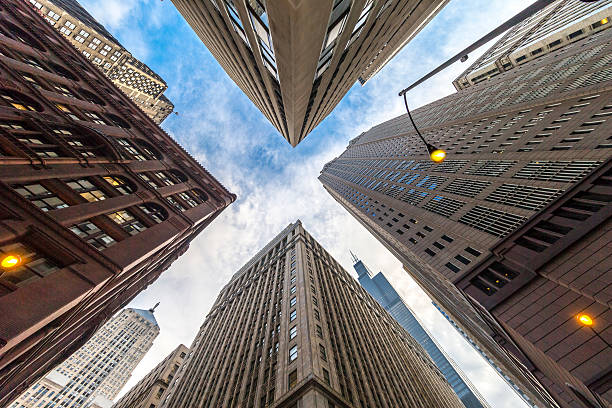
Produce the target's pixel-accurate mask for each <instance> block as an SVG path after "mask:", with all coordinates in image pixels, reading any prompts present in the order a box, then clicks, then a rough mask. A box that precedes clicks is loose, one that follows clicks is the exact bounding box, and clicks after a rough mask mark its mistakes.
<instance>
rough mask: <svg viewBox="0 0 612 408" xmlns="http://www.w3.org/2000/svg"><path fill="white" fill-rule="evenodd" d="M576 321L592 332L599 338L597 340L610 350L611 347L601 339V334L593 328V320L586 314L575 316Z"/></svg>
mask: <svg viewBox="0 0 612 408" xmlns="http://www.w3.org/2000/svg"><path fill="white" fill-rule="evenodd" d="M576 319H578V321H579V322H580V324H582V325H583V326H586V327H588V328H589V329H591V330H592V331H593V333H594V334H595V335H596V336H597V337H599V340H601V341H603V342H604V344H605V345H606V346H608V347H610V348H612V345H611V344H610V343H608V342H607V341H606V339H604V338H603V337H601V334H599V333H598V332H597V331H596V330H595V329H594V328H593V323H594V321H593V318H592V317H591V316H589V315H588V314H586V313H580V314H579V315H577V316H576Z"/></svg>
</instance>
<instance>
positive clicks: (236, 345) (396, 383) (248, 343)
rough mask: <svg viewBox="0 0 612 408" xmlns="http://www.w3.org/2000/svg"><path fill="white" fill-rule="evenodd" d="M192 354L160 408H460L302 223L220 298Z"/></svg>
mask: <svg viewBox="0 0 612 408" xmlns="http://www.w3.org/2000/svg"><path fill="white" fill-rule="evenodd" d="M191 350H192V352H193V355H192V356H191V357H190V358H189V359H188V361H187V363H186V366H185V369H184V370H181V374H180V375H179V377H177V381H176V383H175V384H174V385H173V386H171V390H170V392H169V394H170V395H169V399H168V400H166V401H165V403H164V404H163V405H162V406H163V407H171V408H179V407H180V408H188V407H195V406H204V407H213V406H214V407H253V406H255V407H265V406H275V407H287V408H289V407H296V406H299V407H304V408H306V407H321V408H323V407H325V408H332V407H346V408H352V407H374V406H376V407H388V408H392V407H393V408H395V407H413V408H462V407H463V406H462V404H461V402H460V401H459V399H458V398H457V396H456V395H455V394H454V393H453V391H452V389H451V388H450V386H449V385H448V383H447V382H446V380H445V379H444V377H443V376H442V374H441V373H440V371H439V370H438V369H437V368H436V367H435V366H434V364H433V362H432V361H431V359H430V358H429V356H428V355H427V353H426V352H425V351H424V350H423V348H422V347H421V346H420V345H419V344H418V343H417V342H416V341H415V340H414V339H413V338H412V337H410V336H409V335H408V334H407V333H406V332H405V331H404V330H403V329H402V328H401V326H399V325H398V324H397V322H395V321H394V320H393V319H392V318H391V316H389V314H388V313H387V312H386V311H385V310H384V309H383V308H382V307H381V306H380V305H379V304H378V303H377V302H376V301H375V300H374V299H372V297H371V296H370V295H368V294H367V292H365V291H364V290H363V289H362V288H361V287H360V286H359V284H358V283H357V282H356V281H355V280H354V279H353V278H352V277H351V276H350V275H349V274H348V272H346V271H345V270H344V269H343V268H342V266H340V265H339V264H338V262H336V261H335V260H334V259H333V258H332V257H331V256H330V255H329V254H328V253H327V251H325V249H324V248H322V247H321V245H320V244H319V243H318V242H317V241H315V240H314V239H313V238H312V237H311V236H310V234H308V232H306V230H305V229H304V228H303V227H302V224H301V222H299V221H297V222H296V223H293V224H290V225H289V226H288V227H287V228H285V229H284V230H283V231H282V232H281V233H280V234H279V235H278V236H276V237H275V238H274V239H273V240H272V241H271V242H270V243H268V244H267V245H266V246H265V247H264V248H263V249H262V250H261V251H259V252H258V253H257V255H255V257H253V258H252V259H251V260H250V261H249V262H247V263H246V265H244V266H243V267H242V268H241V269H240V270H239V271H238V272H237V273H236V274H235V275H234V276H233V278H232V279H231V281H230V282H229V283H228V284H227V285H226V286H225V287H224V288H223V289H222V291H221V293H220V294H219V297H218V298H217V300H216V302H215V304H214V305H213V307H212V310H211V311H210V313H209V314H208V316H207V317H206V320H205V321H204V324H203V325H202V327H201V329H200V332H199V333H198V335H197V336H196V338H195V340H194V342H193V346H192V347H191Z"/></svg>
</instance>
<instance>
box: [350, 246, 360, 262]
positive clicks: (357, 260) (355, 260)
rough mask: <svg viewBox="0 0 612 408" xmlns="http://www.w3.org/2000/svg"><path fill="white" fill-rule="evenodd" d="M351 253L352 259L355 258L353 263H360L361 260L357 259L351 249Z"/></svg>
mask: <svg viewBox="0 0 612 408" xmlns="http://www.w3.org/2000/svg"><path fill="white" fill-rule="evenodd" d="M349 252H350V253H351V257H352V258H353V262H354V263H357V262H359V258H357V255H355V254H354V253H353V251H351V250H350V249H349Z"/></svg>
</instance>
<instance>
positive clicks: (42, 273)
mask: <svg viewBox="0 0 612 408" xmlns="http://www.w3.org/2000/svg"><path fill="white" fill-rule="evenodd" d="M0 161H1V162H2V165H1V166H0V261H2V262H1V265H0V316H2V318H0V406H5V405H6V404H8V403H9V402H10V401H11V400H13V399H15V398H16V397H17V396H18V395H19V394H21V392H23V391H24V390H25V389H26V388H27V387H29V386H30V385H32V384H33V383H34V381H36V380H37V379H38V378H39V377H41V376H42V375H44V374H46V373H47V372H48V371H49V370H50V369H51V368H52V367H54V366H56V365H57V364H59V363H60V362H61V361H62V360H64V359H65V358H67V357H68V356H69V355H70V354H72V353H73V352H74V351H76V350H77V349H78V348H79V347H81V346H82V345H83V344H84V343H85V341H87V339H88V338H89V337H90V336H91V335H92V334H93V333H94V332H95V330H96V329H97V328H99V327H100V326H101V325H102V324H103V323H104V322H105V321H106V320H107V319H109V318H110V317H111V316H113V315H114V314H115V313H116V312H118V311H119V310H121V309H122V308H123V307H125V305H126V304H127V303H128V302H129V301H130V300H131V299H133V298H134V297H135V296H136V295H137V294H138V293H139V292H141V291H142V290H143V289H144V288H146V287H147V286H148V285H150V284H151V283H152V282H154V281H155V280H156V279H157V277H158V276H159V275H160V274H161V273H162V272H163V271H165V270H166V269H168V267H169V266H170V265H171V264H172V263H173V262H174V261H175V260H176V259H177V258H178V257H179V256H180V255H182V254H183V253H185V251H186V250H187V249H188V247H189V244H190V242H191V240H192V239H193V238H195V236H196V235H197V234H199V233H200V232H201V231H203V230H204V229H205V228H206V227H207V226H208V225H209V224H210V223H211V222H212V221H213V220H214V219H215V218H216V217H217V216H218V215H219V214H220V213H221V211H223V210H224V209H225V208H226V207H227V206H228V205H229V204H230V203H232V202H233V201H234V200H235V198H236V196H235V195H234V194H232V193H230V192H229V191H228V190H227V189H225V188H224V187H223V186H222V185H221V183H219V181H217V180H216V179H215V178H214V177H213V176H212V175H211V174H210V173H208V172H207V171H206V170H205V169H204V168H203V167H202V166H201V165H200V164H199V163H198V162H197V161H196V160H195V159H193V158H192V157H191V156H190V155H189V154H188V153H187V152H186V151H185V150H183V149H182V148H181V147H180V146H179V145H178V144H177V143H176V142H175V140H174V139H173V138H171V137H170V136H169V135H167V134H166V133H165V132H163V130H161V129H160V128H159V127H158V126H157V125H156V124H155V123H154V122H153V121H152V120H151V119H150V118H149V117H147V115H145V114H144V113H143V112H142V111H140V110H139V109H138V108H137V107H136V105H135V104H134V103H133V102H132V101H131V100H130V99H129V98H128V97H127V96H126V95H125V94H124V93H123V92H121V91H119V90H118V89H117V88H116V87H115V86H114V85H113V83H112V82H111V81H110V80H109V79H108V78H106V77H105V76H104V75H103V74H102V72H100V71H99V70H97V69H96V68H94V66H93V65H91V64H90V63H88V62H87V59H86V58H85V56H83V55H82V54H81V53H80V52H78V51H77V50H76V49H75V48H74V47H73V46H72V45H70V43H68V41H66V39H65V38H64V37H63V36H62V35H61V34H60V33H58V32H57V31H55V30H54V29H53V28H52V27H51V26H50V25H49V24H47V22H46V21H45V20H43V19H42V18H40V16H38V15H37V14H36V13H35V12H34V11H33V10H32V8H31V7H30V5H29V3H27V2H25V1H23V0H3V1H2V3H1V6H0Z"/></svg>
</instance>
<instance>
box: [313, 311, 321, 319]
mask: <svg viewBox="0 0 612 408" xmlns="http://www.w3.org/2000/svg"><path fill="white" fill-rule="evenodd" d="M314 317H315V319H317V320H319V321H320V320H321V315H320V314H319V311H318V310H317V309H315V310H314Z"/></svg>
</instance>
